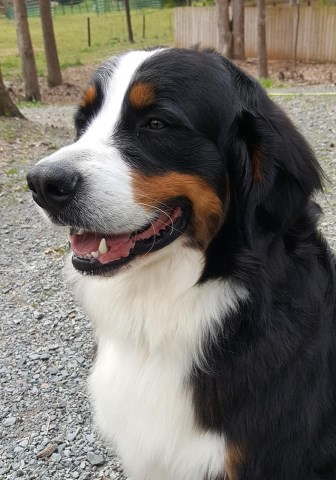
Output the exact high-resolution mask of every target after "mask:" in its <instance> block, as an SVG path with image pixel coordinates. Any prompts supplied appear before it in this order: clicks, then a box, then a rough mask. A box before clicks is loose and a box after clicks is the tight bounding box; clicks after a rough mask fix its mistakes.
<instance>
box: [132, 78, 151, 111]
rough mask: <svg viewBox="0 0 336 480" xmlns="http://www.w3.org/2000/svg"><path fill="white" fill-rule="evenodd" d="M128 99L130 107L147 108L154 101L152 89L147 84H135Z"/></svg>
mask: <svg viewBox="0 0 336 480" xmlns="http://www.w3.org/2000/svg"><path fill="white" fill-rule="evenodd" d="M128 98H129V101H130V104H131V105H132V107H135V108H144V107H149V105H151V104H152V103H154V100H155V93H154V88H153V86H152V85H150V84H149V83H136V84H135V85H134V86H133V87H132V88H131V90H130V92H129V96H128Z"/></svg>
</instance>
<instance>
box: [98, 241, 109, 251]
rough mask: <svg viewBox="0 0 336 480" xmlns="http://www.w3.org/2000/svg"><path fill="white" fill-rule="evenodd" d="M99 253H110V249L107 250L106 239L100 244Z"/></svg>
mask: <svg viewBox="0 0 336 480" xmlns="http://www.w3.org/2000/svg"><path fill="white" fill-rule="evenodd" d="M98 252H99V253H107V252H108V248H107V245H106V240H105V238H102V239H101V240H100V244H99V247H98Z"/></svg>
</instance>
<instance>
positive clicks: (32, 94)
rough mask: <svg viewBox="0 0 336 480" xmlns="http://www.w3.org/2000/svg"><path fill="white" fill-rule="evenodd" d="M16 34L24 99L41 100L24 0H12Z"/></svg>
mask: <svg viewBox="0 0 336 480" xmlns="http://www.w3.org/2000/svg"><path fill="white" fill-rule="evenodd" d="M14 6H15V19H16V34H17V39H18V46H19V53H20V57H21V64H22V74H23V83H24V91H25V98H26V100H35V101H39V100H41V94H40V88H39V84H38V79H37V71H36V63H35V57H34V51H33V46H32V42H31V38H30V33H29V25H28V18H27V7H26V2H25V0H14Z"/></svg>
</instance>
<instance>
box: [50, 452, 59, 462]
mask: <svg viewBox="0 0 336 480" xmlns="http://www.w3.org/2000/svg"><path fill="white" fill-rule="evenodd" d="M61 458H62V455H61V454H60V453H53V454H52V455H51V457H50V459H51V461H52V462H60V461H61Z"/></svg>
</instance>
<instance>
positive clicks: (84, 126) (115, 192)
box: [28, 49, 320, 276]
mask: <svg viewBox="0 0 336 480" xmlns="http://www.w3.org/2000/svg"><path fill="white" fill-rule="evenodd" d="M75 125H76V130H77V138H76V141H75V142H74V143H73V144H72V145H70V146H67V147H64V148H62V149H61V150H59V151H58V152H56V153H54V154H53V155H51V156H49V157H47V158H45V159H43V160H41V161H40V162H39V163H38V164H37V165H36V166H35V167H33V169H32V170H31V171H30V173H29V175H28V185H29V187H30V189H31V190H32V192H33V197H34V200H35V201H36V203H37V204H38V205H39V206H40V207H42V209H44V210H45V211H46V212H47V214H48V216H49V217H50V219H51V220H52V221H53V222H54V223H56V224H61V225H69V226H70V230H71V247H72V252H73V260H72V262H73V265H74V267H75V268H76V269H77V270H80V271H82V272H89V273H94V274H103V273H104V274H105V273H107V272H110V273H115V272H116V271H118V270H119V269H120V267H122V266H124V265H126V264H129V265H130V266H131V265H132V262H133V261H137V262H140V261H141V258H142V257H143V256H144V255H145V254H148V253H149V254H151V253H152V252H155V251H157V250H159V249H164V248H165V247H166V246H167V245H169V244H171V243H172V242H174V241H175V240H176V239H177V238H178V237H181V239H183V244H184V245H186V246H187V247H188V248H196V249H200V250H201V251H202V252H204V255H205V258H206V261H205V272H207V273H205V274H206V275H208V276H209V275H210V276H213V275H215V276H216V275H217V274H218V275H219V274H220V275H223V271H227V272H228V273H232V270H234V268H233V266H234V264H235V265H236V264H237V262H238V261H239V259H238V257H240V259H241V254H242V252H250V253H251V252H257V251H258V250H262V249H264V248H267V245H266V244H267V243H269V242H271V241H272V238H274V237H276V236H279V235H280V236H282V237H283V238H284V237H285V236H286V235H289V234H290V232H292V231H294V230H295V228H296V226H297V224H298V222H299V223H300V224H301V223H302V222H304V221H306V220H307V218H308V217H307V215H306V214H305V212H306V211H307V209H308V208H310V207H309V202H308V199H309V196H310V195H311V193H312V192H313V191H314V190H315V189H317V188H320V177H319V171H318V166H317V164H316V162H315V160H314V157H313V155H312V153H311V151H310V149H309V147H308V146H307V144H306V143H305V141H304V140H303V138H302V136H301V135H300V134H299V133H298V132H297V131H296V130H295V128H294V127H293V126H292V124H291V123H290V121H289V120H288V119H287V118H286V116H285V115H284V114H283V113H282V111H281V110H280V109H279V108H278V107H276V106H275V105H274V104H273V102H271V101H270V100H269V98H268V97H267V95H266V93H265V92H264V91H263V89H262V88H261V87H260V86H259V84H258V83H257V82H256V81H254V80H253V79H252V78H250V77H249V76H247V75H246V74H244V73H243V72H242V71H241V70H240V69H238V68H237V67H235V66H234V65H233V64H231V63H230V62H229V61H228V60H226V59H224V58H223V57H221V56H220V55H218V54H217V53H215V52H213V51H198V50H184V49H157V50H151V51H137V52H131V53H127V54H125V55H122V56H118V57H115V58H113V59H111V60H109V61H107V62H106V63H105V64H104V65H102V66H101V67H100V68H99V69H98V71H97V72H96V74H95V76H94V78H93V80H92V82H91V84H90V85H89V86H88V88H87V89H86V91H85V93H84V95H83V98H82V101H81V103H80V105H79V107H78V111H77V114H76V117H75ZM291 238H292V237H290V236H289V237H288V246H289V247H290V243H291V242H292V243H293V239H292V240H291ZM245 263H246V265H247V264H248V262H245Z"/></svg>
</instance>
